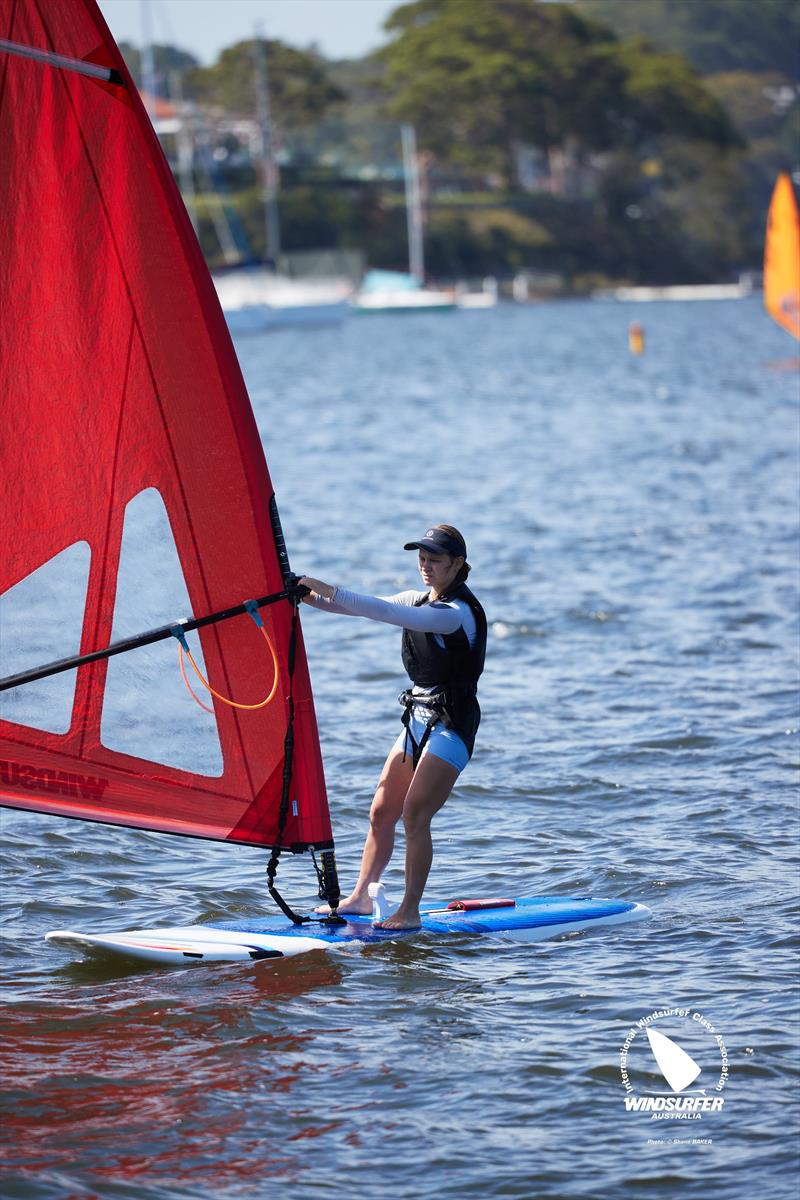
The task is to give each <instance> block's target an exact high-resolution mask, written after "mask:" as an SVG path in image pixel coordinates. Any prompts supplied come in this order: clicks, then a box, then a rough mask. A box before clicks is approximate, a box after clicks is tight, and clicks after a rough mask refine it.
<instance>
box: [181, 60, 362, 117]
mask: <svg viewBox="0 0 800 1200" xmlns="http://www.w3.org/2000/svg"><path fill="white" fill-rule="evenodd" d="M261 41H262V48H263V51H264V54H265V58H266V62H267V65H268V73H269V95H270V106H271V111H272V116H273V118H274V120H275V122H276V124H278V125H279V126H280V127H281V128H282V129H291V128H297V127H300V126H303V125H306V124H308V123H310V122H312V121H317V120H319V119H320V117H322V116H323V114H324V113H325V112H326V111H327V110H328V109H329V108H330V107H331V106H333V105H336V104H338V103H339V102H340V101H342V100H343V99H344V93H343V92H342V90H341V89H340V88H339V87H337V85H336V84H335V83H334V82H333V81H332V80H331V78H330V75H329V72H328V69H327V66H326V64H325V62H324V60H323V59H322V58H320V57H319V55H317V54H314V53H309V52H307V51H305V50H296V49H294V47H292V46H287V45H285V44H284V43H283V42H279V41H273V40H268V39H261ZM255 49H256V43H255V42H254V41H253V40H252V39H251V40H249V41H244V42H237V43H236V44H235V45H234V46H229V47H228V48H227V49H226V50H223V51H222V53H221V54H220V55H219V58H218V59H217V61H216V63H214V65H213V66H211V67H198V68H197V69H196V70H194V71H191V72H190V73H189V74H188V76H187V78H186V83H185V94H186V96H187V97H188V98H191V99H194V100H197V101H200V102H201V103H203V104H207V105H213V106H218V107H219V108H222V109H224V110H225V111H226V112H229V113H238V114H241V115H243V116H244V115H248V116H249V115H252V113H253V112H254V111H255V108H256V99H255V96H256V92H255V86H256V85H255Z"/></svg>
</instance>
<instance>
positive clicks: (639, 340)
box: [628, 321, 644, 354]
mask: <svg viewBox="0 0 800 1200" xmlns="http://www.w3.org/2000/svg"><path fill="white" fill-rule="evenodd" d="M628 349H629V350H630V352H631V354H644V328H643V326H641V325H640V324H639V322H638V321H631V323H630V325H629V326H628Z"/></svg>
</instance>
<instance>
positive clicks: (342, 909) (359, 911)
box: [314, 892, 372, 917]
mask: <svg viewBox="0 0 800 1200" xmlns="http://www.w3.org/2000/svg"><path fill="white" fill-rule="evenodd" d="M314 912H315V913H318V914H319V916H321V917H329V916H330V915H331V906H330V904H320V906H319V908H315V909H314ZM337 912H338V913H340V914H341V916H343V917H346V916H347V915H348V913H349V914H350V916H352V917H368V916H369V915H370V913H371V912H372V901H371V900H370V898H369V896H366V897H365V896H358V895H356V893H355V892H353V893H352V894H351V895H349V896H347V897H346V898H345V899H344V900H341V901H340V902H339V907H338V909H337Z"/></svg>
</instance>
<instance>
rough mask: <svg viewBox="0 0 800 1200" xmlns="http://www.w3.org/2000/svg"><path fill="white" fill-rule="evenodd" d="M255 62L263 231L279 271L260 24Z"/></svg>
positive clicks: (271, 262) (275, 196) (275, 174)
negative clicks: (261, 173) (261, 172)
mask: <svg viewBox="0 0 800 1200" xmlns="http://www.w3.org/2000/svg"><path fill="white" fill-rule="evenodd" d="M253 60H254V64H255V86H256V112H257V114H258V126H259V141H260V153H261V169H262V171H263V189H264V190H263V195H264V230H265V234H266V238H265V245H266V259H267V263H268V265H271V266H272V269H273V270H277V266H278V258H279V256H280V252H281V232H280V224H279V222H278V169H277V164H276V162H275V155H274V152H273V146H272V119H271V114H270V107H269V77H268V74H267V53H266V40H265V38H264V36H263V32H262V29H261V26H260V25H257V26H256V29H255V38H254V40H253Z"/></svg>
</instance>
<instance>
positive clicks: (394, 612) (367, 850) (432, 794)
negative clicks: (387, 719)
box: [300, 525, 486, 929]
mask: <svg viewBox="0 0 800 1200" xmlns="http://www.w3.org/2000/svg"><path fill="white" fill-rule="evenodd" d="M405 548H406V550H417V551H418V552H419V572H420V575H421V576H422V582H423V583H424V584H425V587H426V589H427V590H426V591H424V592H418V591H407V592H400V593H398V594H397V595H395V596H389V597H387V598H383V597H377V596H363V595H358V594H357V593H355V592H349V591H346V590H345V589H344V588H340V587H333V586H331V584H328V583H322V582H321V581H320V580H318V579H312V578H309V577H307V576H304V577H303V578H302V579H301V580H300V583H301V584H304V585H305V586H306V587H307V588H310V589H311V594H310V595H309V596H306V597H305V601H306V603H308V604H312V605H313V606H314V607H315V608H319V609H323V610H327V611H329V612H336V613H343V614H346V615H348V616H362V617H369V618H371V619H372V620H374V621H384V622H386V623H387V624H389V625H399V626H401V627H402V629H403V665H404V667H405V668H406V671H407V672H408V674H409V676H410V679H411V683H412V687H411V688H410V689H409V690H408V691H406V692H404V693H403V694H402V695H401V697H400V701H401V703H402V704H403V706H404V711H403V718H402V719H403V725H404V727H405V728H404V730H403V732H402V733H401V734H400V736H399V737H398V739H397V741H396V742H395V744H394V746H393V747H392V749H391V750H390V751H389V756H388V758H387V759H386V763H385V764H384V768H383V771H382V773H381V777H380V781H379V783H378V788H377V790H376V792H375V797H374V799H373V801H372V807H371V808H370V825H369V831H368V833H367V838H366V842H365V844H364V851H363V855H362V859H361V871H360V873H359V876H358V881H357V883H356V886H355V887H354V888H353V891H352V892H351V894H350V895H349V896H348V897H347V898H346V899H344V900H343V901H342V902H341V904H340V905H339V912H340V913H362V914H369V913H370V912H371V911H372V901H371V899H370V897H369V892H368V888H369V885H370V884H371V883H377V882H378V881H379V879H380V877H381V874H382V872H383V871H384V869H385V868H386V866H387V865H388V863H389V860H390V858H391V856H392V850H393V849H394V832H395V826H396V825H397V822H398V821H399V820H400V818H401V817H402V818H403V826H404V828H405V835H406V864H405V867H406V869H405V893H404V895H403V899H402V901H401V903H400V906H399V907H398V909H397V911H396V912H395V913H394V914H393V915H392V916H390V917H387V918H386V919H385V920H383V921H381V922H379V923H378V924H379V927H380V928H382V929H414V928H417V927H418V926H419V925H420V913H419V904H420V900H421V899H422V893H423V890H424V888H425V884H426V882H427V879H428V874H429V872H430V869H431V862H432V859H433V845H432V841H431V821H432V820H433V818H434V816H435V815H436V813H437V812H438V811H439V809H440V808H441V807H442V805H443V804H444V803H445V801H446V800H447V798H448V796H449V795H450V792H451V790H452V787H453V784H454V783H455V781H456V779H457V778H458V776H459V774H460V773H461V771H462V770H463V769H464V767H465V766H466V765H467V763H468V761H469V759H470V756H471V754H472V747H473V745H474V742H475V734H476V732H477V729H478V723H479V721H480V708H479V707H478V700H477V685H478V678H479V676H480V674H481V671H482V670H483V662H484V657H485V653H486V616H485V614H484V611H483V609H482V608H481V606H480V604H479V603H478V601H477V600H476V598H475V597H474V596H473V594H472V592H471V591H470V590H469V588H468V587H467V586H466V579H467V576H468V574H469V571H470V566H469V563H468V562H467V561H466V559H467V548H466V545H465V543H464V539H463V537H462V536H461V534H460V533H459V532H458V530H457V529H454V528H453V527H452V526H451V525H435V526H433V527H432V528H431V529H428V530H427V532H426V533H425V535H424V537H421V538H420V539H419V541H416V542H408V543H407V544H406V547H405ZM321 911H327V910H326V909H323V910H321Z"/></svg>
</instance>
